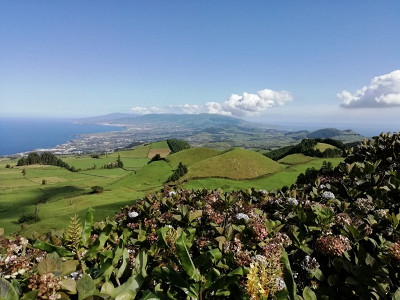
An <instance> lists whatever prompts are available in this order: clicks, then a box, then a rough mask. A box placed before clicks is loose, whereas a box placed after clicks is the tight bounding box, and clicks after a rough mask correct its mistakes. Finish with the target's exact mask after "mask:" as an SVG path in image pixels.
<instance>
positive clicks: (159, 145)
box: [150, 141, 169, 149]
mask: <svg viewBox="0 0 400 300" xmlns="http://www.w3.org/2000/svg"><path fill="white" fill-rule="evenodd" d="M150 149H169V146H168V143H167V141H159V142H154V143H151V144H150Z"/></svg>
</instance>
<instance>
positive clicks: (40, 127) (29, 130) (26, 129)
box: [0, 118, 123, 156]
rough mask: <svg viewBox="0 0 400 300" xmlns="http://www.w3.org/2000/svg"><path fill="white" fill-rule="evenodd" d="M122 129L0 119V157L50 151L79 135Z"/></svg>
mask: <svg viewBox="0 0 400 300" xmlns="http://www.w3.org/2000/svg"><path fill="white" fill-rule="evenodd" d="M122 129H123V128H121V127H114V126H103V125H95V124H76V123H72V121H71V120H66V119H61V120H57V119H35V118H29V119H28V118H23V119H22V118H0V136H1V140H2V141H1V143H0V155H2V156H4V155H12V154H16V153H20V152H26V151H32V150H35V149H39V148H52V147H54V146H57V145H60V144H64V143H66V142H68V141H70V140H71V139H74V138H76V137H77V135H78V134H89V133H99V132H107V131H118V130H122Z"/></svg>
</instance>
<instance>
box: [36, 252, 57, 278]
mask: <svg viewBox="0 0 400 300" xmlns="http://www.w3.org/2000/svg"><path fill="white" fill-rule="evenodd" d="M37 270H38V272H39V274H40V275H45V274H48V273H53V272H54V271H57V263H56V262H55V260H54V259H53V258H51V257H50V256H46V257H45V258H43V259H42V260H41V261H40V262H39V263H38V265H37Z"/></svg>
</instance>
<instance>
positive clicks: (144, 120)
mask: <svg viewBox="0 0 400 300" xmlns="http://www.w3.org/2000/svg"><path fill="white" fill-rule="evenodd" d="M78 121H79V122H81V123H97V124H98V123H108V124H119V125H121V124H124V125H157V126H160V125H162V126H168V127H181V128H186V129H203V128H208V127H212V128H215V127H231V126H234V127H246V128H249V127H251V128H276V126H271V125H265V124H259V123H251V122H247V121H244V120H241V119H238V118H233V117H228V116H221V115H216V114H146V115H135V114H127V113H112V114H108V115H104V116H96V117H90V118H82V119H79V120H78Z"/></svg>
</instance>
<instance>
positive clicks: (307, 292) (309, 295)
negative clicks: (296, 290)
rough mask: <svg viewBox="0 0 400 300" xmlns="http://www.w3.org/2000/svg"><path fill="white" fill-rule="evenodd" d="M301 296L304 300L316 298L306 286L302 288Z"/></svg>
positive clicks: (314, 299) (315, 299)
mask: <svg viewBox="0 0 400 300" xmlns="http://www.w3.org/2000/svg"><path fill="white" fill-rule="evenodd" d="M303 298H304V300H317V296H316V295H315V293H314V292H313V291H312V290H311V289H310V288H309V287H308V286H306V287H305V288H304V290H303Z"/></svg>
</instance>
